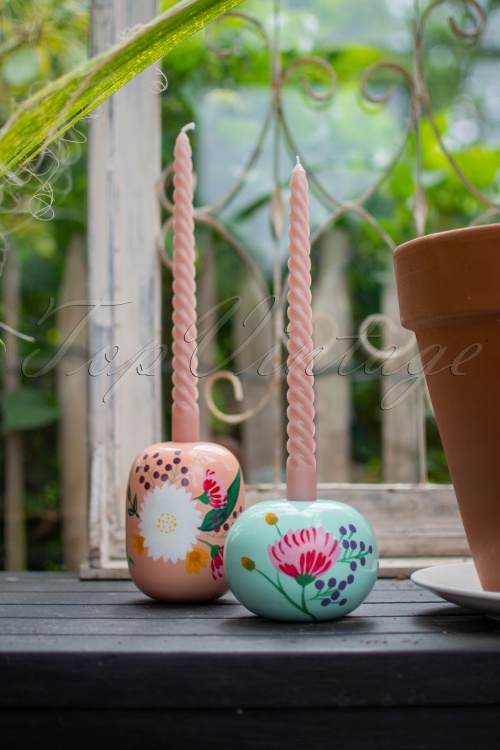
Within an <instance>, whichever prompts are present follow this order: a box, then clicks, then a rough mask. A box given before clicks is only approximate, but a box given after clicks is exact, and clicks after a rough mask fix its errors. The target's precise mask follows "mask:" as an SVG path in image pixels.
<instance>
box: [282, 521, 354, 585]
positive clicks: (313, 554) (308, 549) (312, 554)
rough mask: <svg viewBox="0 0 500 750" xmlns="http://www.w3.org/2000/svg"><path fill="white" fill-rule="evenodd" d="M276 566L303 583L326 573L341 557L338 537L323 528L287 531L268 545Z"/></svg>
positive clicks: (299, 582) (305, 583)
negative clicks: (335, 537)
mask: <svg viewBox="0 0 500 750" xmlns="http://www.w3.org/2000/svg"><path fill="white" fill-rule="evenodd" d="M268 552H269V558H270V560H271V562H272V564H273V566H274V567H275V568H276V569H277V570H279V571H281V572H282V573H284V574H285V575H287V576H290V578H294V579H295V580H296V581H297V583H298V584H300V585H301V586H307V584H308V583H311V582H312V581H314V580H315V579H316V578H318V577H319V576H321V575H323V573H326V571H327V570H329V569H330V568H331V567H332V565H333V564H334V563H336V562H337V560H338V558H339V557H340V552H341V548H340V545H339V543H338V541H337V540H336V539H334V538H333V536H332V535H331V534H330V532H327V531H325V530H324V529H323V528H319V529H316V528H314V527H312V528H310V529H301V530H299V531H292V530H291V529H290V531H288V532H287V533H286V534H284V535H283V536H282V537H281V538H280V539H278V541H276V542H275V543H274V544H270V545H269V546H268Z"/></svg>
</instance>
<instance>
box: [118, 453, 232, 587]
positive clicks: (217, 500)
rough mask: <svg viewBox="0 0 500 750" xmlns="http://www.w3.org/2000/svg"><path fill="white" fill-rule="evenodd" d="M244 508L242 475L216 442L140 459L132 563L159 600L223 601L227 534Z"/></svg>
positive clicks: (133, 480) (130, 516) (130, 512)
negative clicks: (221, 597) (219, 599)
mask: <svg viewBox="0 0 500 750" xmlns="http://www.w3.org/2000/svg"><path fill="white" fill-rule="evenodd" d="M243 507H244V488H243V478H242V476H241V469H240V466H239V463H238V461H237V460H236V458H235V457H234V456H233V454H232V453H231V452H230V451H228V450H227V449H226V448H224V447H223V446H220V445H217V444H215V443H202V442H200V443H180V442H175V443H173V442H170V443H157V444H155V445H151V446H149V448H146V449H145V450H144V451H141V453H140V454H139V455H138V456H137V458H136V460H135V461H134V463H133V464H132V468H131V470H130V478H129V484H128V488H127V516H126V532H127V560H128V565H129V571H130V576H131V578H132V580H133V581H134V583H135V585H136V586H137V587H138V588H139V589H140V590H141V591H142V592H143V593H145V594H147V595H148V596H151V597H152V598H154V599H160V600H162V601H170V602H195V601H208V600H211V599H216V598H217V597H219V596H222V594H224V593H225V592H226V591H227V589H228V584H227V581H226V577H225V575H224V546H225V542H226V536H227V533H228V531H229V529H230V527H231V525H232V523H233V522H234V520H235V519H236V518H237V517H238V515H239V514H240V513H241V512H242V511H243Z"/></svg>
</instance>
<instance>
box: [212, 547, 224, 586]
mask: <svg viewBox="0 0 500 750" xmlns="http://www.w3.org/2000/svg"><path fill="white" fill-rule="evenodd" d="M210 567H211V568H212V578H213V579H214V581H216V580H217V579H218V578H224V547H219V549H218V551H217V554H216V555H214V556H213V557H212V560H211V561H210Z"/></svg>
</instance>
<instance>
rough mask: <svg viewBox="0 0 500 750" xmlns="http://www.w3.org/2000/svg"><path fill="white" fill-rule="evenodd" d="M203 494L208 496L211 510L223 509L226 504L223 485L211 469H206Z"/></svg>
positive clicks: (225, 492)
mask: <svg viewBox="0 0 500 750" xmlns="http://www.w3.org/2000/svg"><path fill="white" fill-rule="evenodd" d="M203 492H206V493H207V495H208V496H209V498H210V500H209V504H210V505H211V506H212V508H223V507H224V506H225V505H226V503H227V491H226V488H225V486H224V483H223V482H222V480H221V479H220V477H219V476H218V475H217V474H216V473H215V471H214V470H213V469H207V470H206V473H205V479H204V480H203Z"/></svg>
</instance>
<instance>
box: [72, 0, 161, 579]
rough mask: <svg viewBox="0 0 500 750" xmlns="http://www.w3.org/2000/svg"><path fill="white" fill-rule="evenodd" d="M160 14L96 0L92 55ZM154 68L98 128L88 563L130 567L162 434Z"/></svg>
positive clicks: (93, 180) (92, 159)
mask: <svg viewBox="0 0 500 750" xmlns="http://www.w3.org/2000/svg"><path fill="white" fill-rule="evenodd" d="M156 13H157V2H156V0H142V2H140V3H139V2H136V1H135V2H134V0H93V3H92V53H93V54H95V53H98V52H100V51H102V50H104V49H106V48H108V47H109V46H111V45H112V44H115V43H116V42H117V41H119V40H120V39H121V38H123V36H124V35H125V34H127V33H130V30H132V29H133V28H134V27H135V26H137V25H138V24H143V23H146V22H148V21H149V20H151V19H152V18H153V17H154V16H155V15H156ZM157 75H158V74H157V72H156V71H155V70H154V69H149V70H146V71H145V72H144V73H142V74H141V75H139V76H137V77H136V78H134V79H133V80H131V81H130V82H129V83H128V84H126V86H124V87H123V88H122V89H121V90H120V91H118V92H117V93H116V94H114V95H113V96H112V97H111V98H110V99H109V100H108V101H107V102H105V103H104V104H102V105H101V106H100V107H99V109H98V110H97V111H96V113H95V119H94V121H93V122H92V123H91V126H90V133H89V163H88V170H89V234H88V273H89V279H88V282H89V283H88V289H89V292H88V293H89V307H88V312H89V323H88V325H89V365H88V370H89V374H90V377H89V441H90V445H89V448H90V459H91V482H90V485H91V486H90V532H89V536H90V538H89V561H88V566H86V568H84V569H83V570H82V575H85V576H91V577H97V576H109V575H111V574H112V573H113V571H115V575H123V572H124V570H125V568H126V550H125V531H124V520H125V492H126V483H127V477H128V472H129V469H130V464H131V462H132V460H133V459H134V457H135V455H136V454H137V452H138V451H139V450H141V449H142V448H145V447H146V446H147V445H149V444H150V443H152V442H154V441H155V440H157V439H159V437H160V364H161V357H159V358H157V357H158V355H159V353H160V349H159V348H158V347H159V346H160V343H161V342H160V315H159V311H160V302H159V299H160V297H159V291H160V290H159V280H160V276H159V268H158V259H157V253H156V244H155V243H156V236H157V232H158V226H159V216H158V211H159V208H158V201H157V198H156V191H155V186H156V181H157V179H158V177H159V168H160V140H159V126H160V113H159V97H158V93H155V88H156V87H155V86H154V81H155V77H157Z"/></svg>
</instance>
